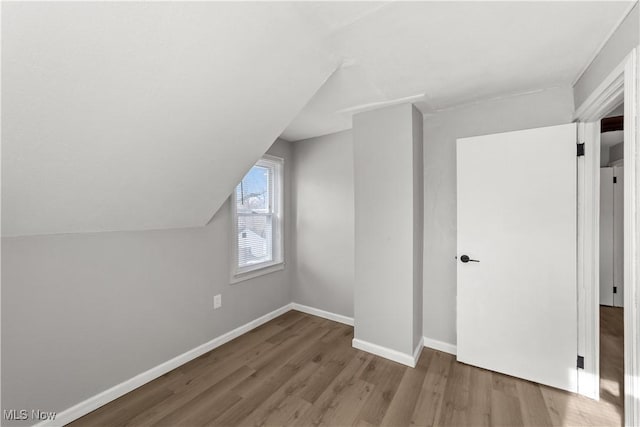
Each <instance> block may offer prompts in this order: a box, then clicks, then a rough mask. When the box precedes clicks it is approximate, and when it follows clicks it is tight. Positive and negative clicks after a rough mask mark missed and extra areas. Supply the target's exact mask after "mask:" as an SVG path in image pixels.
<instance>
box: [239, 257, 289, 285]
mask: <svg viewBox="0 0 640 427" xmlns="http://www.w3.org/2000/svg"><path fill="white" fill-rule="evenodd" d="M281 270H284V262H278V263H276V264H269V265H265V266H264V267H260V268H257V269H255V270H250V271H247V272H245V273H239V274H236V275H235V276H231V279H229V283H231V284H234V283H239V282H244V281H245V280H249V279H255V278H256V277H260V276H264V275H265V274H269V273H273V272H274V271H281Z"/></svg>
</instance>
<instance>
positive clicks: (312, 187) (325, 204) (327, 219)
mask: <svg viewBox="0 0 640 427" xmlns="http://www.w3.org/2000/svg"><path fill="white" fill-rule="evenodd" d="M293 152H294V162H293V164H294V172H293V180H292V182H293V215H294V218H295V219H294V221H295V236H296V239H295V243H294V244H295V248H296V250H295V257H296V259H295V271H294V276H293V301H294V302H297V303H300V304H305V305H309V306H312V307H315V308H320V309H322V310H327V311H330V312H333V313H338V314H342V315H344V316H348V317H353V281H354V259H353V257H354V249H353V245H354V240H353V239H354V236H353V233H354V231H353V227H354V213H353V139H352V133H351V131H345V132H339V133H335V134H331V135H327V136H321V137H318V138H312V139H307V140H303V141H298V142H295V143H294V144H293Z"/></svg>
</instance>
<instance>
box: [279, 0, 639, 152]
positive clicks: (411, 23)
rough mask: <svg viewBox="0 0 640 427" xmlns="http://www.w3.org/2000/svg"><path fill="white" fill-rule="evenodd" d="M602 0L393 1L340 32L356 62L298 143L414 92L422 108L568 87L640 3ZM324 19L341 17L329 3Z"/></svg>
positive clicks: (306, 112) (313, 111)
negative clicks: (364, 111)
mask: <svg viewBox="0 0 640 427" xmlns="http://www.w3.org/2000/svg"><path fill="white" fill-rule="evenodd" d="M633 4H634V2H629V1H620V2H616V1H600V2H580V1H578V2H561V1H536V2H519V1H512V2H482V1H475V2H457V1H452V2H393V3H387V4H382V5H379V7H378V8H376V9H374V10H372V11H371V12H370V13H368V14H365V15H362V16H361V17H360V18H359V19H358V20H356V21H354V22H352V23H350V25H347V26H342V27H340V28H339V29H337V31H335V32H334V33H333V34H332V36H331V43H332V47H333V49H334V50H335V52H336V53H337V54H338V55H340V56H342V57H344V58H349V59H350V61H349V62H348V63H345V65H344V66H343V67H341V68H340V69H339V70H338V71H336V73H334V74H333V75H332V77H331V78H330V79H329V81H328V82H327V83H326V85H324V86H323V88H322V89H321V90H320V91H319V92H318V93H317V94H316V95H315V96H314V97H313V98H312V99H311V100H310V102H309V103H308V104H307V105H306V106H305V108H304V109H303V110H302V111H301V113H300V114H299V115H298V116H297V117H296V119H295V120H293V122H292V123H291V124H290V125H289V126H288V127H287V129H286V130H285V132H284V133H283V136H284V137H285V138H286V139H289V140H292V141H295V140H299V139H304V138H310V137H314V136H319V135H323V134H328V133H332V132H337V131H340V130H344V129H348V128H350V127H351V116H352V114H353V113H354V112H357V111H361V110H363V109H367V108H369V106H370V105H384V104H385V103H393V102H396V101H397V100H403V99H411V100H412V102H414V103H416V104H417V105H418V107H419V108H420V109H421V110H422V112H423V113H429V112H433V111H437V110H440V109H445V108H450V107H452V106H455V105H460V104H464V103H470V102H475V101H477V100H480V99H486V98H491V97H496V96H500V95H506V94H513V93H519V92H528V91H531V90H538V89H543V88H549V87H554V86H561V85H565V86H568V85H570V84H571V83H572V81H573V80H574V79H575V78H576V76H577V75H578V74H579V73H580V71H581V70H583V69H584V68H585V67H586V65H587V64H588V63H589V61H590V59H591V58H592V57H593V56H594V54H595V53H596V52H597V51H598V49H599V48H600V46H601V45H602V43H603V41H604V40H605V39H606V37H607V36H608V35H609V34H610V33H611V31H612V30H613V29H614V28H615V27H616V25H617V24H618V23H619V22H620V21H621V19H622V18H623V17H624V16H625V14H626V12H628V11H629V9H630V8H631V7H632V6H633ZM314 13H315V16H316V19H317V20H319V21H321V22H322V21H325V20H327V19H329V18H328V17H331V16H332V13H333V9H332V6H331V4H330V3H325V4H323V5H321V6H318V7H317V8H316V10H315V11H314Z"/></svg>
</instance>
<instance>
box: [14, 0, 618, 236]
mask: <svg viewBox="0 0 640 427" xmlns="http://www.w3.org/2000/svg"><path fill="white" fill-rule="evenodd" d="M628 5H629V2H609V1H607V2H604V1H603V2H567V3H564V2H37V3H36V2H3V3H2V89H3V91H2V232H3V235H8V236H12V235H14V236H15V235H31V234H49V233H66V232H87V231H113V230H141V229H163V228H175V227H190V226H201V225H204V224H206V222H207V221H208V220H209V219H210V218H211V216H212V215H213V214H214V213H215V212H216V211H217V210H218V208H219V207H220V206H221V205H222V203H223V202H224V200H225V199H226V198H227V196H228V195H229V194H230V192H231V191H232V190H233V188H234V186H235V185H236V183H237V182H238V181H239V180H240V179H241V177H242V175H243V174H244V173H245V172H246V171H247V170H248V169H249V168H250V167H251V165H252V164H253V163H254V162H255V161H256V160H257V159H258V158H259V157H260V156H261V155H262V154H263V153H264V152H265V151H266V150H267V148H268V147H269V146H270V145H271V144H272V143H273V141H274V140H275V139H276V138H277V137H278V136H279V135H283V136H284V137H285V138H287V139H290V140H297V139H301V138H306V137H310V136H317V135H322V134H326V133H331V132H335V131H338V130H342V129H345V128H348V127H350V126H351V115H352V114H353V112H354V111H360V110H362V109H366V108H371V107H372V106H378V105H384V104H388V103H393V102H399V101H412V102H417V103H418V104H419V105H420V106H421V108H422V109H423V111H425V112H428V111H432V110H437V109H440V108H446V107H448V106H451V105H456V104H460V103H464V102H469V101H473V100H474V99H478V98H483V97H487V96H493V95H496V94H501V93H513V92H516V91H525V90H532V89H540V88H543V87H549V86H552V85H557V84H569V83H570V81H571V79H572V78H574V77H575V76H576V74H577V73H578V72H579V70H580V68H581V67H584V66H585V65H586V63H588V60H589V58H590V57H591V56H592V55H593V54H594V53H595V52H596V50H597V48H598V46H599V45H600V44H601V43H602V42H603V40H604V39H605V38H606V36H607V34H608V33H609V32H610V31H611V30H612V29H613V28H614V27H615V25H616V23H617V22H618V21H619V20H620V19H621V18H622V16H623V15H624V12H625V11H626V10H627V9H628ZM314 94H315V95H314ZM305 105H306V107H305ZM303 107H304V109H303ZM294 119H295V120H294ZM285 129H286V130H285ZM283 132H284V133H283Z"/></svg>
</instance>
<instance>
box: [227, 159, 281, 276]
mask: <svg viewBox="0 0 640 427" xmlns="http://www.w3.org/2000/svg"><path fill="white" fill-rule="evenodd" d="M282 165H283V160H282V159H280V158H278V157H272V156H264V157H263V158H262V159H261V160H259V161H258V163H256V164H255V166H253V167H252V168H251V170H250V171H249V172H248V173H247V174H246V175H245V176H244V178H242V181H240V184H238V186H237V187H236V190H235V192H234V193H233V197H232V203H231V208H232V212H233V238H232V240H233V254H234V256H233V260H234V265H233V269H232V274H233V277H232V279H231V281H232V282H237V281H241V280H245V279H249V278H252V277H256V276H258V275H261V274H266V273H270V272H271V271H274V270H280V269H282V268H283V253H282V252H283V247H282Z"/></svg>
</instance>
